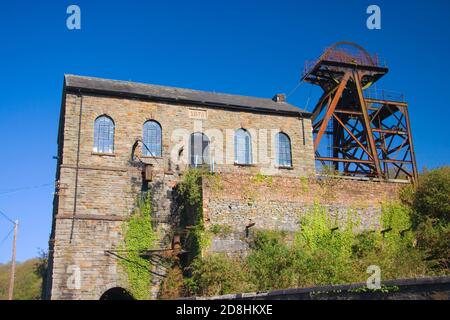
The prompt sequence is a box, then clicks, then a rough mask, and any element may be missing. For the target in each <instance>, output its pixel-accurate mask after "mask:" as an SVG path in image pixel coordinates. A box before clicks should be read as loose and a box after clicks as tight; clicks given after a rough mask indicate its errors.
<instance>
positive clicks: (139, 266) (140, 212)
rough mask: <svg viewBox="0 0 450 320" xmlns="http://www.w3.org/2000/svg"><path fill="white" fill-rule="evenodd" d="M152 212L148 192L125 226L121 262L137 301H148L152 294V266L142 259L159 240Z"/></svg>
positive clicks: (138, 202) (138, 203) (139, 201)
mask: <svg viewBox="0 0 450 320" xmlns="http://www.w3.org/2000/svg"><path fill="white" fill-rule="evenodd" d="M151 212H152V204H151V195H150V192H147V194H146V195H145V197H144V198H143V199H139V200H138V201H137V206H136V209H135V211H134V213H133V215H132V216H131V217H130V219H129V220H128V221H127V222H125V223H124V225H123V232H124V239H125V241H124V257H123V258H124V259H121V260H120V261H121V266H122V268H123V269H124V271H125V273H126V274H127V276H128V282H129V285H130V290H131V293H132V294H133V296H134V298H136V299H148V298H149V294H150V283H151V280H152V278H151V272H150V271H151V270H150V268H151V265H150V262H149V260H148V259H145V258H143V257H141V253H142V251H144V250H149V249H151V248H153V247H154V245H155V241H156V240H157V235H156V233H155V231H154V230H153V227H152V220H151Z"/></svg>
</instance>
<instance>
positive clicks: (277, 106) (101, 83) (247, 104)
mask: <svg viewBox="0 0 450 320" xmlns="http://www.w3.org/2000/svg"><path fill="white" fill-rule="evenodd" d="M64 80H65V84H66V87H67V88H77V89H85V90H86V91H91V92H92V91H95V92H101V93H112V94H120V95H122V96H123V95H129V96H143V97H148V98H152V99H170V100H176V101H183V100H184V101H191V102H196V103H199V104H204V105H215V106H219V107H220V106H224V105H226V106H228V107H230V108H231V107H240V108H245V109H251V110H255V111H258V110H259V111H270V112H275V113H283V114H286V113H291V114H292V113H296V114H303V115H309V114H310V113H309V112H307V111H305V110H303V109H301V108H299V107H296V106H294V105H292V104H290V103H288V102H284V101H283V102H281V101H280V102H276V101H274V100H272V99H270V98H262V97H254V96H246V95H238V94H231V93H222V92H211V91H204V90H197V89H189V88H180V87H172V86H164V85H158V84H148V83H143V82H135V81H126V80H113V79H106V78H99V77H91V76H80V75H74V74H64Z"/></svg>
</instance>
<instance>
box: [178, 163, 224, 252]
mask: <svg viewBox="0 0 450 320" xmlns="http://www.w3.org/2000/svg"><path fill="white" fill-rule="evenodd" d="M202 177H211V180H212V179H214V180H212V181H213V182H214V184H218V182H217V181H216V180H217V179H216V178H213V177H214V176H213V175H211V174H210V173H208V172H207V171H205V170H203V169H191V170H188V171H186V172H185V173H184V174H183V179H182V181H181V182H180V183H179V184H178V190H177V192H178V197H179V201H178V202H179V207H180V211H181V221H180V224H181V225H180V228H181V229H184V228H187V229H188V230H189V233H188V235H187V237H186V239H185V246H186V247H188V248H189V251H190V259H194V258H195V257H197V256H201V255H202V254H203V252H204V250H205V249H206V248H207V247H209V245H210V243H211V233H210V232H209V231H208V230H206V229H205V225H204V222H203V204H202V186H201V182H202V180H201V179H202Z"/></svg>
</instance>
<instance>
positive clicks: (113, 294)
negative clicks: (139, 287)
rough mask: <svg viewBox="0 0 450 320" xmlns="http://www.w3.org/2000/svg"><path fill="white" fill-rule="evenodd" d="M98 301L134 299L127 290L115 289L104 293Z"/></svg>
mask: <svg viewBox="0 0 450 320" xmlns="http://www.w3.org/2000/svg"><path fill="white" fill-rule="evenodd" d="M100 300H134V298H133V296H132V295H131V294H130V293H129V292H128V291H127V290H125V289H123V288H119V287H117V288H112V289H109V290H108V291H106V292H105V293H104V294H103V295H102V296H101V297H100Z"/></svg>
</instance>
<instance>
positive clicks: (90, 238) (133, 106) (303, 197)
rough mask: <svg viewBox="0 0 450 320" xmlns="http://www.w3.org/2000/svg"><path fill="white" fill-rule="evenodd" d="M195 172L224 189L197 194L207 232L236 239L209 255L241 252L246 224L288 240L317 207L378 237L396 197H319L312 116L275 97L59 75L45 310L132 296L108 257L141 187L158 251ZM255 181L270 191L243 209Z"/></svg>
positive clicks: (343, 183)
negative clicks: (57, 304) (348, 217)
mask: <svg viewBox="0 0 450 320" xmlns="http://www.w3.org/2000/svg"><path fill="white" fill-rule="evenodd" d="M137 162H138V163H140V164H141V165H140V166H137V165H135V163H137ZM198 166H202V167H207V169H208V170H210V171H212V172H214V173H215V174H218V175H221V176H223V177H226V179H224V180H223V181H224V183H223V186H222V188H221V189H220V190H216V189H214V188H211V187H210V186H208V184H207V183H206V182H205V183H204V184H203V188H202V190H203V191H202V192H203V211H204V219H205V223H206V225H213V224H220V225H229V226H230V227H231V228H232V229H233V232H232V233H230V234H229V235H227V236H224V237H222V238H221V237H216V238H214V239H213V241H212V245H211V248H210V250H211V251H212V252H221V251H225V252H232V251H241V250H244V251H245V241H242V239H241V237H240V235H241V234H242V233H243V232H245V230H246V226H247V225H248V224H249V221H251V222H253V223H254V224H255V227H257V228H261V229H280V230H287V231H289V230H295V228H296V227H297V221H296V219H297V214H298V212H302V211H304V210H305V208H306V207H307V206H310V205H312V204H313V203H314V202H315V201H320V202H321V203H323V204H324V205H327V206H329V207H330V210H332V212H334V214H337V215H340V214H341V213H342V209H345V208H347V207H349V206H353V207H358V208H360V210H361V212H362V214H361V215H362V217H363V220H364V223H365V225H366V226H367V227H368V228H370V227H372V226H376V224H377V221H376V217H377V215H378V213H379V210H380V209H379V206H380V203H381V202H382V201H384V200H386V199H395V198H396V194H397V191H398V189H399V187H400V184H398V183H394V182H388V181H382V180H376V179H375V180H373V179H372V180H369V179H366V180H364V179H355V178H353V179H336V180H335V181H334V182H333V183H334V184H333V190H332V193H333V194H332V196H330V195H329V194H326V193H327V192H328V191H327V190H324V188H323V186H322V184H321V180H320V179H319V178H317V177H316V169H315V155H314V143H313V131H312V125H311V114H310V113H308V112H306V111H304V110H302V109H300V108H297V107H295V106H293V105H290V104H289V103H287V102H286V101H285V96H284V95H282V94H277V95H275V97H274V98H273V99H262V98H253V97H246V96H237V95H229V94H219V93H211V92H202V91H195V90H187V89H179V88H172V87H164V86H155V85H147V84H140V83H132V82H124V81H113V80H106V79H99V78H90V77H81V76H74V75H66V76H65V83H64V91H63V98H62V107H61V116H60V127H59V135H58V165H57V173H56V180H57V192H56V195H55V198H54V212H53V223H52V232H51V237H50V257H49V276H48V283H47V285H46V295H47V298H49V299H100V298H101V297H102V295H103V294H104V293H105V292H108V290H111V289H114V288H124V289H127V287H128V284H127V279H126V277H125V276H123V274H122V273H121V272H119V268H120V266H119V264H118V257H117V256H116V255H114V254H113V253H114V252H115V250H118V248H120V245H121V243H122V241H123V234H122V223H123V221H126V220H127V219H128V218H129V216H130V214H131V213H132V211H133V209H134V206H135V202H136V199H137V197H139V195H140V194H141V192H142V191H143V190H144V189H145V188H146V185H147V184H146V183H145V182H148V184H149V186H150V187H151V188H152V197H153V208H154V215H155V217H154V221H155V227H156V228H157V229H158V230H159V232H160V234H162V235H163V237H162V238H161V241H160V242H161V243H160V247H161V248H169V247H170V246H171V244H172V239H171V232H170V230H171V229H172V228H173V224H174V221H176V217H174V214H176V210H175V208H174V201H173V197H174V195H173V190H174V188H175V186H176V185H177V182H178V181H179V179H180V177H181V176H182V174H183V172H184V171H185V170H186V169H187V168H189V167H198ZM257 175H264V177H266V176H270V177H271V179H272V180H271V184H270V186H269V185H267V184H259V185H256V186H253V187H252V201H251V202H250V201H248V194H245V192H243V190H244V189H248V183H249V181H251V180H252V177H255V176H257ZM155 281H156V282H155V283H154V287H155V288H156V289H154V290H157V285H158V280H157V279H156V280H155ZM153 296H156V291H155V292H154V293H153Z"/></svg>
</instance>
